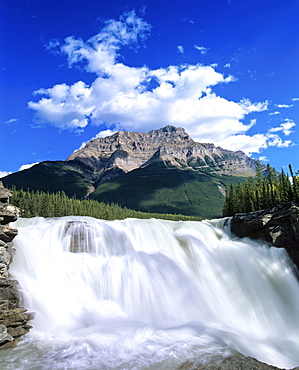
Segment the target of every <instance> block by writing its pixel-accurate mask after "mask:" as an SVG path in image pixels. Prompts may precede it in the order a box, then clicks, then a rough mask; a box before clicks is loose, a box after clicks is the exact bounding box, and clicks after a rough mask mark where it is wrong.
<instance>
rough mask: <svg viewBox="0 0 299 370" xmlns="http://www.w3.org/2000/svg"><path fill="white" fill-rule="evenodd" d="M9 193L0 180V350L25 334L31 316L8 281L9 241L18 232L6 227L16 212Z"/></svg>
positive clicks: (16, 284) (12, 281) (12, 283)
mask: <svg viewBox="0 0 299 370" xmlns="http://www.w3.org/2000/svg"><path fill="white" fill-rule="evenodd" d="M10 197H11V191H10V190H8V189H5V188H4V187H3V184H2V182H1V181H0V349H1V348H7V347H10V346H13V345H14V344H15V343H16V342H17V341H18V339H19V338H20V337H21V336H22V335H24V334H26V333H28V331H29V330H30V329H31V326H30V325H28V321H30V320H32V319H33V314H31V313H27V312H26V310H25V309H24V308H23V307H21V295H20V293H19V291H18V282H17V281H15V280H11V279H9V264H10V263H11V260H12V251H11V247H10V242H11V241H12V240H13V239H14V237H15V236H16V235H17V234H18V231H17V230H16V229H14V228H12V227H10V226H9V223H10V222H13V221H16V219H17V216H18V211H17V209H16V208H15V207H13V206H11V205H10V204H9V200H10Z"/></svg>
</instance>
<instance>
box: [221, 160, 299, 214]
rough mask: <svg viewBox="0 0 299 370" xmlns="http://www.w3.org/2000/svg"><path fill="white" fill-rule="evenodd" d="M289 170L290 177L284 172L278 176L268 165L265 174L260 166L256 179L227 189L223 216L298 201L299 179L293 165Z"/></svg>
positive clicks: (250, 179)
mask: <svg viewBox="0 0 299 370" xmlns="http://www.w3.org/2000/svg"><path fill="white" fill-rule="evenodd" d="M289 170H290V174H291V176H290V177H289V175H288V174H285V172H284V170H282V171H281V174H278V173H277V172H276V170H275V169H274V168H273V167H271V166H270V165H267V168H266V171H265V172H264V173H263V172H262V168H261V166H260V165H258V166H257V169H256V176H255V177H254V178H253V177H249V178H248V179H247V181H245V182H239V183H238V184H237V185H236V186H233V185H231V186H230V188H226V199H225V203H224V207H223V216H224V217H226V216H233V215H234V214H235V213H247V212H252V211H258V210H260V209H267V208H270V207H273V206H276V205H278V204H280V203H284V202H287V201H291V200H298V199H299V179H298V177H297V176H295V175H294V173H293V169H292V166H291V165H289Z"/></svg>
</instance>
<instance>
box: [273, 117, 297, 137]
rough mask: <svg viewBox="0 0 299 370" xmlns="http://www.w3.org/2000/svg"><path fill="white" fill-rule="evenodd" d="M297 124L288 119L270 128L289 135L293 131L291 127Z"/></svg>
mask: <svg viewBox="0 0 299 370" xmlns="http://www.w3.org/2000/svg"><path fill="white" fill-rule="evenodd" d="M295 126H296V124H295V122H294V121H293V120H291V119H286V120H285V122H283V123H281V124H280V126H279V127H273V128H271V129H270V132H279V131H281V132H282V133H283V134H284V135H286V136H289V135H290V134H291V133H292V132H294V131H292V130H291V128H293V127H295Z"/></svg>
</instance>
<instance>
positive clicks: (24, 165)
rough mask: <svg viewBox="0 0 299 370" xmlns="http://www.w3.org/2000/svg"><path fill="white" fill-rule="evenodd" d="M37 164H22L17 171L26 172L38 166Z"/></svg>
mask: <svg viewBox="0 0 299 370" xmlns="http://www.w3.org/2000/svg"><path fill="white" fill-rule="evenodd" d="M38 163H39V162H35V163H30V164H23V165H22V166H21V167H20V168H19V169H18V171H23V170H27V169H28V168H30V167H32V166H34V165H36V164H38Z"/></svg>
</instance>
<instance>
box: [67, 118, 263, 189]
mask: <svg viewBox="0 0 299 370" xmlns="http://www.w3.org/2000/svg"><path fill="white" fill-rule="evenodd" d="M73 160H76V161H80V162H82V163H84V164H85V165H86V166H88V167H90V168H91V169H92V170H93V171H95V172H96V173H97V174H98V175H99V177H100V182H99V183H100V184H101V183H104V182H106V181H110V180H111V173H110V174H109V175H108V177H106V176H107V174H106V172H108V173H109V171H110V170H111V169H114V172H115V173H114V175H113V176H112V178H113V177H114V176H118V173H117V171H115V170H116V168H118V169H119V170H120V173H122V172H124V173H127V172H130V171H132V170H134V169H137V168H143V167H146V166H147V165H149V164H151V163H153V162H155V161H157V160H162V161H163V162H164V163H168V164H171V165H173V166H176V167H178V168H182V167H186V166H187V167H190V168H195V169H201V168H207V167H210V168H214V170H217V171H220V172H221V170H222V172H223V173H226V174H232V175H240V176H250V175H254V174H255V167H256V163H257V161H256V160H254V159H251V158H249V157H248V156H246V154H245V153H243V152H242V151H237V152H233V151H230V150H227V149H223V148H221V147H216V146H215V145H214V144H212V143H198V142H196V141H194V140H193V139H192V138H191V137H190V136H189V135H188V134H187V133H186V131H185V130H184V129H183V128H182V127H174V126H170V125H168V126H165V127H163V128H161V129H158V130H151V131H149V132H148V133H141V132H128V131H118V132H117V133H115V134H113V135H111V136H107V137H105V138H97V139H93V140H91V141H89V142H88V143H87V144H86V145H85V146H84V147H83V148H82V149H79V150H77V151H75V152H74V153H73V154H72V155H70V156H69V157H68V158H67V160H66V161H67V162H69V161H73Z"/></svg>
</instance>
